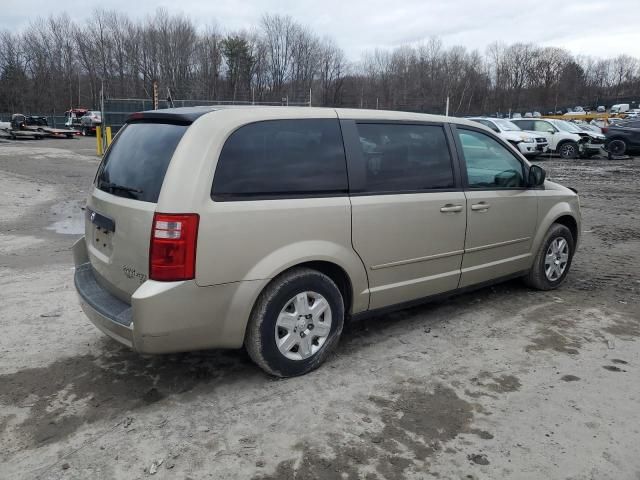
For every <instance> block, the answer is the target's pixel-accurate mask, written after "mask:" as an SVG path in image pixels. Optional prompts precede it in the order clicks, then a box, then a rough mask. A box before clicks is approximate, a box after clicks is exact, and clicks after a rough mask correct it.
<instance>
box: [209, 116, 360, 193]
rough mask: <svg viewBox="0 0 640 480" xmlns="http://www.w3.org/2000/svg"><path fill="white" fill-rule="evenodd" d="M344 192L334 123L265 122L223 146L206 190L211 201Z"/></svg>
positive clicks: (237, 134)
mask: <svg viewBox="0 0 640 480" xmlns="http://www.w3.org/2000/svg"><path fill="white" fill-rule="evenodd" d="M347 191H348V182H347V168H346V161H345V154H344V147H343V144H342V134H341V132H340V126H339V124H338V121H337V120H333V119H317V120H315V119H301V120H268V121H263V122H256V123H251V124H248V125H245V126H243V127H240V128H239V129H238V130H236V131H235V132H233V133H232V134H231V136H230V137H229V138H228V139H227V141H226V142H225V144H224V146H223V148H222V151H221V152H220V157H219V159H218V165H217V167H216V172H215V175H214V180H213V186H212V189H211V195H212V198H213V199H214V200H216V201H228V200H243V199H244V200H252V199H259V198H295V197H304V196H325V195H327V196H328V195H342V194H346V192H347Z"/></svg>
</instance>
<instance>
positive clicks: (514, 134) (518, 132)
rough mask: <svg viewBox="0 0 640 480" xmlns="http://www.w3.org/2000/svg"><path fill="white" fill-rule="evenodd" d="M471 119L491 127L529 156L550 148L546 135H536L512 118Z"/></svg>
mask: <svg viewBox="0 0 640 480" xmlns="http://www.w3.org/2000/svg"><path fill="white" fill-rule="evenodd" d="M469 120H471V121H474V122H478V123H481V124H482V125H484V126H485V127H489V128H490V129H491V130H493V131H494V132H496V133H497V134H498V135H500V136H501V137H502V138H504V139H505V140H506V141H507V142H509V143H510V144H511V145H513V146H514V147H516V148H517V149H518V150H520V153H522V154H523V155H524V156H525V157H527V158H535V157H537V156H538V155H540V154H541V153H545V152H546V151H547V149H548V148H549V142H548V141H547V139H546V138H545V137H543V136H541V135H536V134H535V132H525V131H523V130H522V129H521V128H520V127H519V126H518V125H516V124H515V123H513V122H512V121H510V120H505V119H501V118H488V117H473V118H469Z"/></svg>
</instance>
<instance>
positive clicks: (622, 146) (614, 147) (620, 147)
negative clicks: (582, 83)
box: [607, 138, 627, 156]
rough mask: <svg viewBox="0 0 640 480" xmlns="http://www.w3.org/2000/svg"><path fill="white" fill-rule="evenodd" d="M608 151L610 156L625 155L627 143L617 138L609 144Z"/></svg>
mask: <svg viewBox="0 0 640 480" xmlns="http://www.w3.org/2000/svg"><path fill="white" fill-rule="evenodd" d="M607 151H608V152H609V154H610V155H615V156H620V155H624V154H625V152H626V151H627V143H626V142H625V141H624V140H622V139H620V138H615V139H613V140H611V141H610V142H609V143H608V144H607Z"/></svg>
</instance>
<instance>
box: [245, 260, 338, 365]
mask: <svg viewBox="0 0 640 480" xmlns="http://www.w3.org/2000/svg"><path fill="white" fill-rule="evenodd" d="M308 291H311V292H317V293H318V294H320V295H322V296H323V297H324V298H325V299H326V300H327V302H328V304H329V307H330V309H331V327H330V329H329V334H328V335H327V337H326V340H325V341H324V343H323V344H322V346H321V347H320V349H319V350H318V351H316V352H315V353H313V354H312V355H311V356H310V357H308V358H303V359H297V360H296V359H290V358H287V357H286V356H285V355H284V354H283V353H281V352H280V349H279V348H278V346H277V344H276V337H277V335H279V333H277V332H276V321H277V320H278V316H279V315H280V312H281V311H282V310H283V309H284V308H285V307H286V306H287V304H288V303H289V301H290V300H291V299H292V298H294V297H295V296H296V295H298V294H299V293H302V292H308ZM305 321H306V320H305ZM343 325H344V302H343V299H342V295H341V293H340V290H339V289H338V287H337V286H336V284H335V283H334V282H333V281H332V280H331V279H330V278H329V277H328V276H326V275H324V274H323V273H320V272H318V271H316V270H312V269H309V268H294V269H291V270H289V271H287V272H285V273H283V274H282V275H280V276H278V277H276V278H275V279H273V281H272V282H271V283H270V284H269V285H267V287H266V288H265V289H264V291H263V292H262V293H261V294H260V296H259V297H258V300H257V301H256V304H255V305H254V307H253V311H252V313H251V318H250V319H249V324H248V325H247V332H246V335H245V340H244V345H245V348H246V349H247V352H248V353H249V356H250V357H251V359H252V360H253V361H254V362H255V363H256V364H257V365H258V366H259V367H260V368H262V369H263V370H264V371H265V372H267V373H269V374H270V375H274V376H277V377H294V376H297V375H303V374H305V373H308V372H310V371H312V370H314V369H316V368H318V367H319V366H320V365H321V364H322V363H323V362H324V361H325V360H326V359H327V358H328V357H329V355H330V354H331V353H332V351H333V350H334V349H335V347H336V346H337V344H338V341H339V339H340V335H341V334H342V327H343ZM290 334H292V335H293V333H290ZM297 334H298V333H297V332H296V335H297ZM313 341H317V339H314V340H313ZM294 348H295V347H294ZM293 353H295V352H293Z"/></svg>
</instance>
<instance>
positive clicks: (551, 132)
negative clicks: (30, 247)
mask: <svg viewBox="0 0 640 480" xmlns="http://www.w3.org/2000/svg"><path fill="white" fill-rule="evenodd" d="M547 133H550V134H551V135H553V134H554V133H556V131H555V130H554V129H553V128H550V129H549V130H547Z"/></svg>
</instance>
